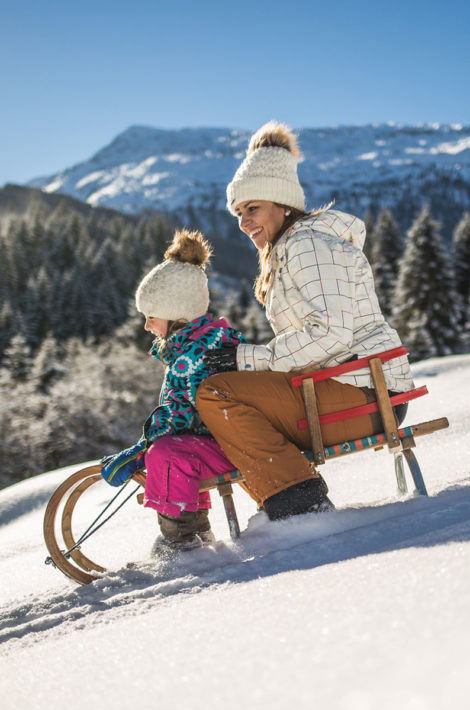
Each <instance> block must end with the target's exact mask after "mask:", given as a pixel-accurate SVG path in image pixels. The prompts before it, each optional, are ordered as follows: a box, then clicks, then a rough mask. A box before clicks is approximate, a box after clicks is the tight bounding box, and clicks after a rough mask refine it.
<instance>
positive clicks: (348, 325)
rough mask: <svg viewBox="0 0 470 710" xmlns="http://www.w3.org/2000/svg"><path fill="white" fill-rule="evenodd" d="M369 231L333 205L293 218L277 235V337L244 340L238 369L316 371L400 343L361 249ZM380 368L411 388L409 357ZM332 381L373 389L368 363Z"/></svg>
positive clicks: (270, 310) (272, 311) (270, 313)
mask: <svg viewBox="0 0 470 710" xmlns="http://www.w3.org/2000/svg"><path fill="white" fill-rule="evenodd" d="M365 231H366V230H365V226H364V223H363V222H362V221H361V220H360V219H358V218H357V217H353V216H352V215H349V214H345V213H344V212H339V211H338V210H332V209H330V210H328V211H326V212H324V213H322V214H321V215H318V216H316V217H312V216H307V217H306V218H304V219H302V220H300V221H298V222H296V223H295V224H294V226H293V227H291V229H290V230H288V231H287V232H286V233H285V234H284V235H283V236H282V237H281V238H280V239H279V241H278V242H277V243H276V245H275V246H274V248H273V250H272V252H271V271H272V279H271V286H270V288H269V291H268V294H267V301H266V315H267V318H268V320H269V322H270V324H271V327H272V329H273V331H274V333H275V337H274V338H273V339H272V340H271V341H270V342H269V343H267V344H266V345H251V344H243V345H239V346H238V348H237V366H238V369H239V370H276V371H282V372H290V371H293V370H305V369H306V368H308V367H311V368H312V370H317V369H323V368H325V367H332V366H334V365H339V364H340V363H343V362H345V361H346V360H348V359H350V358H351V357H353V356H354V355H357V356H358V357H361V356H364V355H371V354H373V353H378V352H381V351H383V350H390V349H391V348H395V347H398V346H399V345H401V341H400V339H399V337H398V334H397V332H396V331H395V330H394V329H393V328H391V327H390V326H389V325H388V323H387V322H386V321H385V320H384V317H383V315H382V313H381V310H380V307H379V304H378V300H377V296H376V294H375V290H374V280H373V276H372V271H371V268H370V266H369V263H368V261H367V259H366V257H365V256H364V254H363V252H362V246H363V243H364V240H365ZM383 367H384V373H385V378H386V381H387V386H388V388H389V389H390V390H394V391H397V392H405V391H407V390H409V389H411V388H412V387H413V380H412V377H411V372H410V367H409V364H408V360H407V358H406V357H401V358H399V359H396V360H393V361H390V362H389V363H384V366H383ZM335 379H337V380H339V381H340V382H345V383H347V384H351V385H356V386H358V387H373V383H372V380H371V378H370V374H369V370H368V369H360V370H357V371H355V372H351V373H348V374H345V375H341V376H339V377H337V378H335Z"/></svg>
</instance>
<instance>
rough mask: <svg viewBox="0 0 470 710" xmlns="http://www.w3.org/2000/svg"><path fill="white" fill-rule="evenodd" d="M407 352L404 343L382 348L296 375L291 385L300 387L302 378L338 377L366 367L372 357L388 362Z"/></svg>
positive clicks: (323, 378)
mask: <svg viewBox="0 0 470 710" xmlns="http://www.w3.org/2000/svg"><path fill="white" fill-rule="evenodd" d="M407 354H408V348H407V347H406V346H405V345H400V347H399V348H393V350H384V351H383V352H381V353H373V355H367V356H366V357H360V358H359V359H358V360H350V361H349V362H343V364H342V365H336V366H335V367H327V368H325V369H324V370H317V372H310V373H308V374H307V375H298V376H297V377H293V378H292V380H291V382H292V387H300V385H301V384H302V380H306V379H308V378H312V380H313V381H314V382H320V380H328V379H329V378H330V377H338V375H344V373H345V372H353V371H354V370H360V369H361V368H363V367H368V365H369V360H371V359H372V358H374V357H378V358H380V360H381V362H388V360H394V359H395V358H396V357H401V356H402V355H407Z"/></svg>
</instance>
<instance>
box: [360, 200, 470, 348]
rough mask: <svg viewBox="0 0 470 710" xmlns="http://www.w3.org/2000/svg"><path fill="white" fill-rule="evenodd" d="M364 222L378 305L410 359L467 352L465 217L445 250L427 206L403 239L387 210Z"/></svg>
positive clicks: (469, 263)
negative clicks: (405, 348) (398, 336)
mask: <svg viewBox="0 0 470 710" xmlns="http://www.w3.org/2000/svg"><path fill="white" fill-rule="evenodd" d="M366 222H367V234H368V236H367V239H366V244H365V251H366V255H367V257H368V259H369V261H370V264H371V266H372V270H373V273H374V281H375V288H376V292H377V296H378V299H379V303H380V305H381V308H382V311H383V313H384V315H385V318H386V319H387V320H388V321H389V322H390V324H391V325H392V326H393V327H395V328H396V329H397V331H398V333H399V334H400V337H401V338H402V340H403V342H404V343H405V344H406V345H407V347H408V349H409V351H410V357H411V360H421V359H424V358H429V357H435V356H443V355H450V354H452V353H460V352H470V213H469V212H465V213H464V214H463V215H462V216H461V219H460V221H459V222H458V224H457V226H456V227H455V230H454V232H453V235H452V242H451V249H450V250H448V249H446V247H445V242H444V240H443V237H442V232H441V227H440V224H439V223H438V222H437V221H436V220H435V219H434V218H433V216H432V214H431V209H430V207H429V205H425V206H424V207H423V208H422V210H421V211H420V213H419V214H418V215H417V216H416V218H415V219H414V221H413V223H412V224H411V226H410V228H409V230H408V231H407V233H406V235H405V238H403V236H402V234H401V232H400V229H399V228H398V226H397V222H396V221H395V219H394V216H393V214H392V212H391V210H390V209H389V208H384V209H382V211H381V212H380V213H379V215H378V217H377V219H376V221H374V220H373V218H372V217H371V215H370V214H368V215H367V217H366Z"/></svg>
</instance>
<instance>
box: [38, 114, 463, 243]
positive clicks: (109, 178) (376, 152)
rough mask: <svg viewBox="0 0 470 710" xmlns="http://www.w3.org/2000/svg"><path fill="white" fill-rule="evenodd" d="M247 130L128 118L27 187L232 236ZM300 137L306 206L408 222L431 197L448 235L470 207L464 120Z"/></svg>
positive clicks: (303, 132)
mask: <svg viewBox="0 0 470 710" xmlns="http://www.w3.org/2000/svg"><path fill="white" fill-rule="evenodd" d="M250 135H251V132H250V131H246V130H238V129H231V128H224V127H222V128H216V127H205V128H191V127H188V128H181V129H175V130H173V129H162V128H154V127H151V126H143V125H133V126H129V127H128V128H127V129H125V130H124V131H122V132H121V133H119V134H118V135H117V136H115V137H114V138H113V139H112V140H111V142H110V143H108V144H107V145H105V146H104V147H103V148H101V149H100V150H98V151H97V152H96V153H95V154H94V155H92V156H91V157H90V158H89V159H87V160H85V161H83V162H81V163H77V164H76V165H73V166H71V167H69V168H65V169H64V170H62V171H60V172H58V173H55V174H54V175H51V176H46V177H40V178H36V179H34V180H32V181H30V182H29V183H28V185H29V186H32V187H37V188H40V189H42V190H44V191H46V192H63V193H66V194H69V195H71V196H73V197H76V198H78V199H81V200H83V201H85V202H88V203H89V204H91V205H94V206H106V207H111V208H114V209H117V210H119V211H122V212H127V213H140V212H142V211H146V210H155V211H158V212H160V213H163V214H166V215H171V217H172V218H173V219H175V218H176V219H177V220H178V222H183V223H190V224H194V226H198V227H199V228H201V229H203V230H204V231H207V232H208V233H211V232H212V233H219V234H220V235H221V236H224V237H229V236H233V235H234V234H237V232H238V230H237V227H236V223H235V221H234V220H233V218H231V217H230V216H229V215H228V213H227V212H226V209H225V189H226V185H227V183H228V182H229V181H230V180H231V178H232V176H233V174H234V172H235V170H236V169H237V167H238V165H239V164H240V162H241V160H242V159H243V156H244V154H245V150H246V147H247V144H248V140H249V138H250ZM298 135H299V143H300V149H301V151H302V158H301V162H300V163H299V178H300V180H301V183H302V186H303V188H304V191H305V195H306V201H307V206H308V208H313V207H316V206H319V205H320V204H325V203H327V202H329V201H330V200H332V199H334V200H336V203H337V206H338V207H339V209H344V210H346V211H351V212H354V213H355V214H357V215H358V216H361V217H363V216H364V215H365V214H366V212H367V210H371V211H372V212H373V213H374V214H377V213H378V211H379V210H380V209H381V208H382V207H384V206H388V207H390V208H391V209H392V211H394V213H395V214H396V218H397V220H398V222H399V223H400V224H401V226H402V228H403V229H406V228H408V227H409V224H410V222H411V220H412V219H413V216H414V214H415V213H416V212H417V211H418V210H419V209H420V208H421V207H422V205H423V204H424V203H425V202H429V203H430V204H431V207H432V210H433V213H434V214H435V216H436V217H437V218H438V219H440V220H441V221H442V222H443V225H444V228H445V230H446V231H447V233H449V232H450V231H451V230H452V229H453V227H454V226H455V224H456V223H457V222H458V220H459V218H460V216H461V213H462V212H463V211H464V210H468V209H469V208H470V126H462V125H460V124H452V125H440V124H427V125H420V126H405V125H401V124H394V123H388V124H366V125H363V126H337V127H334V126H331V127H326V128H301V129H299V130H298ZM448 239H449V236H447V240H448Z"/></svg>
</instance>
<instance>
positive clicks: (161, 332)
mask: <svg viewBox="0 0 470 710" xmlns="http://www.w3.org/2000/svg"><path fill="white" fill-rule="evenodd" d="M144 329H145V330H148V331H149V333H153V335H157V336H158V337H159V338H164V337H165V336H166V334H167V331H168V321H167V320H166V318H156V317H155V316H145V325H144Z"/></svg>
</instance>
